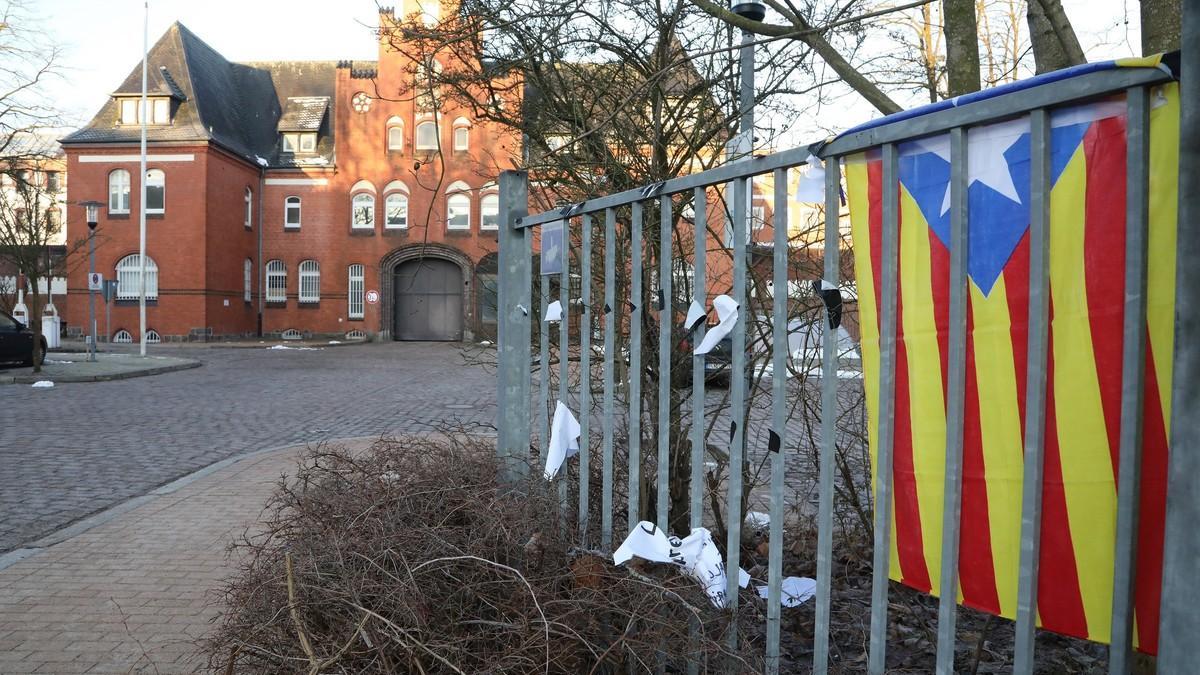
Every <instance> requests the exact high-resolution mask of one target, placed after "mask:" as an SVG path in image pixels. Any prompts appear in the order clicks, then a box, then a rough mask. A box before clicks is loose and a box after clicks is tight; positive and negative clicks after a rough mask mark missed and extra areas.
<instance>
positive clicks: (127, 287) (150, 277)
mask: <svg viewBox="0 0 1200 675" xmlns="http://www.w3.org/2000/svg"><path fill="white" fill-rule="evenodd" d="M141 292H142V257H141V256H139V255H138V254H136V253H134V254H133V255H127V256H125V257H124V258H121V259H120V260H119V261H117V299H118V300H137V299H138V298H139V297H140V296H141ZM146 299H147V300H156V299H158V265H156V264H155V263H154V261H153V260H152V259H151V258H150V256H146Z"/></svg>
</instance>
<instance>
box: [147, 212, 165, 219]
mask: <svg viewBox="0 0 1200 675" xmlns="http://www.w3.org/2000/svg"><path fill="white" fill-rule="evenodd" d="M165 217H166V214H163V213H147V214H146V220H162V219H163V218H165Z"/></svg>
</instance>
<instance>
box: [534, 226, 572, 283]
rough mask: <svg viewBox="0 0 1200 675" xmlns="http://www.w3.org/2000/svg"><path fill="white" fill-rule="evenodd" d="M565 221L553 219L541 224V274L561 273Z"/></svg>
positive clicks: (564, 250) (564, 251)
mask: <svg viewBox="0 0 1200 675" xmlns="http://www.w3.org/2000/svg"><path fill="white" fill-rule="evenodd" d="M564 225H565V223H564V222H563V221H561V220H555V221H552V222H549V223H545V224H543V225H542V251H541V256H540V258H541V263H542V275H543V276H545V275H549V274H562V269H563V256H564V254H565V253H566V249H565V248H564V244H563V237H564V234H565V233H566V227H564Z"/></svg>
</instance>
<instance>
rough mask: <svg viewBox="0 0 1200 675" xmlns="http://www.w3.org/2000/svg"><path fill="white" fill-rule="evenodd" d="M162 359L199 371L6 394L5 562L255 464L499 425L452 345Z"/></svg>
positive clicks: (484, 386)
mask: <svg viewBox="0 0 1200 675" xmlns="http://www.w3.org/2000/svg"><path fill="white" fill-rule="evenodd" d="M155 351H156V353H160V354H164V355H170V356H184V357H189V358H196V359H200V360H201V361H203V362H204V366H203V367H201V368H195V369H192V370H185V371H180V372H175V373H168V374H164V375H158V376H154V377H147V378H138V379H131V380H121V381H114V382H97V383H78V384H64V385H60V386H58V387H54V388H52V389H34V388H32V387H29V386H22V385H6V386H2V387H0V420H3V422H2V423H0V467H3V470H2V471H0V552H4V551H9V550H12V549H15V548H18V547H21V546H22V545H26V544H29V543H30V542H33V541H35V540H37V539H38V538H39V537H43V536H45V535H46V534H48V533H50V532H53V531H54V530H57V529H58V528H61V527H63V526H65V525H67V524H69V523H72V522H74V521H76V520H78V519H80V518H82V517H84V516H87V515H88V514H90V513H93V512H95V511H98V510H101V509H103V508H106V507H109V506H112V505H114V504H117V503H120V502H122V501H125V500H127V499H129V498H131V497H135V496H140V495H143V494H146V493H148V492H150V491H151V490H153V489H155V488H157V487H158V486H160V485H163V484H165V483H167V482H169V481H171V480H173V479H175V478H178V477H180V476H183V475H185V474H188V473H191V472H193V471H196V470H197V469H200V468H202V467H205V466H208V465H210V464H212V463H214V462H217V461H220V460H222V459H225V458H228V457H232V456H235V455H239V454H242V453H246V452H249V451H254V450H260V449H263V448H270V447H278V446H283V445H291V444H296V443H311V442H318V441H321V440H323V439H335V438H347V437H358V436H371V435H378V434H383V433H408V432H419V431H429V430H431V429H435V428H437V426H438V425H440V424H442V423H445V422H451V423H455V422H462V423H464V424H468V425H489V426H490V425H491V424H493V422H494V419H495V399H496V394H495V392H496V387H495V384H494V382H495V379H494V376H493V374H492V373H491V372H489V371H487V370H485V369H484V368H481V367H479V366H473V365H466V364H465V362H464V359H463V357H462V352H461V349H460V345H457V344H448V343H384V344H368V345H356V346H345V347H337V348H328V349H323V350H319V351H317V350H313V351H307V350H294V349H289V350H267V349H212V348H209V349H196V348H186V347H173V346H165V345H164V346H162V347H158V348H156V349H155ZM0 372H3V371H0Z"/></svg>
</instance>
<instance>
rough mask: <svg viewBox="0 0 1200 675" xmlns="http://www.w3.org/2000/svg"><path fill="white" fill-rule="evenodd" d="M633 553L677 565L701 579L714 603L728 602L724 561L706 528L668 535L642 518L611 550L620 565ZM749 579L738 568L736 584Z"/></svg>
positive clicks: (697, 579)
mask: <svg viewBox="0 0 1200 675" xmlns="http://www.w3.org/2000/svg"><path fill="white" fill-rule="evenodd" d="M635 555H636V556H637V557H639V558H641V559H643V560H649V561H651V562H664V563H671V564H674V565H679V566H680V567H682V568H683V571H684V573H685V574H687V575H688V576H690V577H692V578H693V579H695V580H696V581H699V582H700V585H701V586H703V587H704V592H705V593H706V594H707V595H708V599H709V600H710V601H711V602H712V604H713V605H714V606H716V607H725V605H726V604H728V603H727V599H726V597H725V584H726V576H725V562H724V561H723V560H722V559H721V553H720V551H718V550H717V546H716V544H714V543H713V540H712V534H710V533H709V531H708V530H707V529H705V528H703V527H698V528H696V529H694V530H692V533H691V534H689V535H688V536H686V537H684V538H683V539H680V538H678V537H668V536H667V535H666V534H665V533H663V531H662V530H660V529H658V527H656V526H655V525H654V523H650V522H647V521H644V520H643V521H642V522H640V523H638V524H637V527H634V528H633V531H632V532H630V533H629V536H628V537H626V538H625V541H624V542H623V543H622V544H621V546H620V547H619V548H617V550H616V552H615V553H613V562H614V563H616V564H618V565H620V564H623V563H625V562H627V561H628V560H629V559H630V558H632V557H633V556H635ZM749 583H750V575H749V574H747V573H746V572H745V571H744V570H742V569H739V570H738V585H740V586H741V587H742V588H745V587H746V586H747V585H748V584H749Z"/></svg>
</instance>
